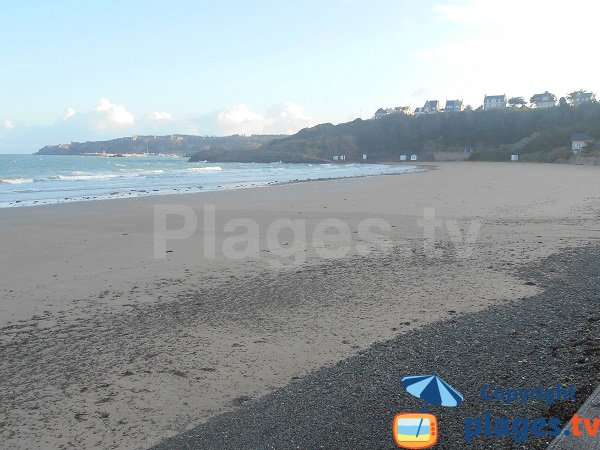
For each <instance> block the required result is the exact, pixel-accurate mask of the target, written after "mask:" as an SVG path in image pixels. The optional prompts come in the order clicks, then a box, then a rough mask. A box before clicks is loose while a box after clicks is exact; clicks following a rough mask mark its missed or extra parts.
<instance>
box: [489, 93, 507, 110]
mask: <svg viewBox="0 0 600 450" xmlns="http://www.w3.org/2000/svg"><path fill="white" fill-rule="evenodd" d="M507 103H508V99H507V98H506V94H503V95H486V96H485V98H484V99H483V109H486V110H489V109H502V108H506V104H507Z"/></svg>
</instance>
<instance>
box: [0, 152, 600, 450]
mask: <svg viewBox="0 0 600 450" xmlns="http://www.w3.org/2000/svg"><path fill="white" fill-rule="evenodd" d="M431 169H432V170H430V171H428V172H425V173H418V174H409V175H398V176H379V177H369V178H357V179H344V180H329V181H321V182H308V183H298V184H287V185H281V186H271V187H265V188H257V189H244V190H235V191H227V192H217V193H204V194H190V195H181V196H171V197H150V198H143V199H123V200H107V201H99V202H84V203H77V204H75V203H73V204H64V205H52V206H40V207H34V208H17V209H4V210H0V229H1V231H2V246H3V252H2V255H1V257H0V258H1V259H0V267H1V269H2V278H1V280H0V296H1V300H0V326H1V327H2V328H1V329H0V347H1V350H2V355H3V358H2V361H1V362H0V387H1V388H2V392H3V396H2V399H1V401H0V423H1V424H2V426H1V427H0V432H1V434H0V436H1V440H2V442H3V443H6V445H5V447H6V448H71V447H73V448H91V447H94V446H97V447H100V448H126V449H128V448H131V449H133V448H147V447H148V446H150V445H152V444H155V443H157V442H159V441H161V440H162V439H163V438H166V437H169V436H173V435H176V434H178V433H181V432H183V431H185V430H187V429H190V428H192V427H193V426H196V425H198V424H200V423H202V422H203V421H206V420H207V419H209V418H210V417H213V416H215V415H216V414H219V413H222V412H224V411H228V410H232V409H236V408H238V407H239V406H240V405H242V404H245V403H247V402H248V401H250V400H251V399H254V398H257V397H260V396H262V395H264V394H266V393H269V392H271V391H273V390H274V389H277V388H279V387H282V386H285V385H286V384H288V383H289V382H290V381H292V380H294V379H297V378H298V377H303V376H305V375H306V374H308V373H310V372H312V371H314V370H316V369H318V368H320V367H323V366H327V365H331V364H334V363H336V362H338V361H340V360H342V359H344V358H347V357H349V356H352V355H354V354H356V353H357V352H358V351H360V350H362V349H366V348H368V347H369V346H371V345H372V344H373V343H375V342H378V341H385V340H388V339H392V338H394V337H395V336H397V335H400V334H403V333H406V332H408V331H411V330H415V329H417V328H420V327H423V326H426V325H427V324H429V323H431V322H433V321H438V320H444V319H450V318H454V317H457V316H459V315H461V314H464V313H467V312H469V313H472V312H476V311H479V310H483V309H485V308H487V307H489V306H490V305H501V304H504V303H507V302H510V301H512V300H515V299H519V298H523V297H527V296H530V295H535V294H537V293H539V287H538V286H537V285H536V284H532V283H528V282H527V281H526V280H524V279H523V278H522V277H520V276H518V274H519V270H520V269H521V268H525V267H527V266H528V265H530V264H532V263H535V262H537V261H539V260H540V259H541V258H544V257H546V256H548V255H551V254H553V253H557V252H559V251H562V250H564V249H568V248H572V247H582V246H586V245H588V244H589V243H590V242H595V241H596V240H597V239H598V238H600V229H599V227H598V222H599V218H600V201H599V200H600V183H598V179H599V175H600V171H599V168H597V167H582V166H566V165H565V166H561V165H543V164H502V163H489V164H486V163H447V164H437V165H436V166H435V167H431ZM165 204H174V205H179V207H181V205H183V206H184V207H189V208H191V209H192V211H194V215H195V216H196V217H197V218H198V227H197V231H196V232H195V233H194V234H193V235H191V236H190V237H188V238H186V239H179V240H169V241H168V242H167V246H166V249H167V251H168V253H166V254H162V256H165V258H156V257H155V255H154V251H155V249H154V244H155V236H154V206H155V205H165ZM210 205H215V221H214V228H215V238H214V240H213V239H210V238H209V237H207V236H210V233H208V228H211V227H212V226H213V225H211V222H210V221H208V225H207V224H205V220H204V219H205V217H206V214H205V207H206V206H210ZM424 211H425V216H424ZM431 211H434V212H435V218H431V217H429V216H427V214H431ZM428 217H429V218H428ZM172 219H173V221H172V222H170V223H169V226H172V227H177V226H180V225H182V223H181V221H178V220H177V217H173V218H172ZM233 219H246V222H245V223H248V222H247V221H248V220H250V221H252V222H253V223H256V224H257V226H258V232H259V235H258V239H254V238H252V239H251V242H252V243H254V242H256V243H257V244H258V253H257V255H256V254H255V255H247V256H245V257H243V258H241V259H232V258H231V257H229V256H227V254H224V253H223V249H229V250H230V251H231V250H232V249H233V250H238V253H237V254H238V255H239V254H240V252H239V251H240V246H239V245H237V244H236V245H230V244H231V243H232V241H231V240H228V239H229V238H231V237H232V236H234V235H239V234H241V233H242V231H240V230H235V229H234V228H232V229H231V230H230V231H227V229H226V228H225V227H226V224H228V223H229V225H230V226H232V225H235V223H233V224H232V222H231V220H233ZM282 219H283V220H287V221H288V223H289V222H291V223H296V224H298V223H301V224H304V225H305V226H304V227H303V230H304V231H305V235H306V236H307V239H306V242H303V243H302V245H298V246H297V247H296V249H297V250H298V251H297V252H295V254H294V258H296V259H295V260H297V261H302V263H301V264H292V261H293V260H292V259H290V258H281V257H279V256H277V255H278V254H282V253H284V251H285V250H286V249H289V248H294V246H295V245H296V243H297V242H296V240H294V236H293V235H290V230H283V231H282V232H281V233H279V234H278V235H277V236H276V239H275V241H277V245H276V246H275V245H274V242H273V241H272V240H271V241H270V240H269V239H268V234H269V232H268V230H269V227H270V226H272V225H273V223H276V221H278V220H282ZM373 219H376V220H379V222H377V223H379V224H381V223H383V222H381V221H382V220H383V221H384V222H385V223H387V224H389V226H390V228H389V230H385V231H381V230H379V231H378V234H379V235H380V236H379V237H378V238H377V239H372V236H368V235H365V233H361V232H359V230H360V229H361V224H362V225H364V223H365V222H364V221H365V220H373ZM431 220H438V221H439V220H442V222H441V223H439V222H436V223H437V228H436V233H435V239H434V240H432V241H431V240H428V241H424V228H423V224H424V223H425V225H426V227H427V224H428V223H430V221H431ZM300 221H305V222H300ZM324 221H329V222H326V223H332V222H331V221H338V222H334V223H336V224H338V225H339V223H344V224H347V226H348V228H349V230H350V238H351V239H350V241H347V242H342V244H345V245H348V246H349V248H350V249H349V251H348V253H347V254H345V255H343V256H342V257H335V258H323V257H322V256H320V255H319V253H321V254H323V253H324V251H327V250H330V253H331V252H333V251H335V250H338V251H339V250H340V244H339V243H337V244H336V243H335V242H333V241H331V240H328V239H322V238H319V237H317V238H314V236H315V229H318V227H319V226H322V225H320V224H323V223H324ZM339 221H341V222H339ZM478 226H479V228H478ZM426 227H425V228H426ZM470 229H471V230H475V229H478V230H479V233H478V234H477V235H476V238H474V239H473V240H472V242H471V241H469V239H467V241H469V242H467V244H466V245H465V243H464V242H462V241H461V239H463V240H464V238H465V237H468V232H469V230H470ZM457 239H458V240H457ZM209 242H214V248H215V254H214V258H213V257H210V258H206V257H205V255H204V253H205V249H206V248H207V247H206V245H207V243H209ZM244 245H245V244H242V245H241V248H242V249H243V247H244ZM304 250H306V251H304ZM342 250H345V249H342ZM341 253H343V252H341ZM230 254H231V252H230ZM299 255H301V256H299ZM329 256H331V255H329ZM275 263H277V264H275Z"/></svg>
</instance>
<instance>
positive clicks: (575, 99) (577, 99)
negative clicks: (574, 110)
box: [569, 91, 596, 106]
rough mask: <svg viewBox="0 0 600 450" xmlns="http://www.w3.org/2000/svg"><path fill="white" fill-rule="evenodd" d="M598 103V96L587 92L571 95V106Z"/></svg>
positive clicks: (577, 92) (572, 93) (576, 92)
mask: <svg viewBox="0 0 600 450" xmlns="http://www.w3.org/2000/svg"><path fill="white" fill-rule="evenodd" d="M595 101H596V95H595V94H594V93H592V92H586V91H575V92H571V93H570V94H569V102H570V103H571V106H579V105H581V104H583V103H590V102H595Z"/></svg>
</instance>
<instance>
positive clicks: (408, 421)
mask: <svg viewBox="0 0 600 450" xmlns="http://www.w3.org/2000/svg"><path fill="white" fill-rule="evenodd" d="M393 433H394V441H396V445H398V447H401V448H410V449H419V448H428V447H433V446H434V445H435V444H436V442H437V436H438V435H437V418H436V417H435V416H434V415H433V414H420V413H404V414H402V413H400V414H396V416H395V417H394V426H393Z"/></svg>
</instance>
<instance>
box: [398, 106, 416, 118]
mask: <svg viewBox="0 0 600 450" xmlns="http://www.w3.org/2000/svg"><path fill="white" fill-rule="evenodd" d="M394 114H404V115H405V116H412V115H413V110H412V108H411V107H410V106H397V107H396V108H394Z"/></svg>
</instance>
